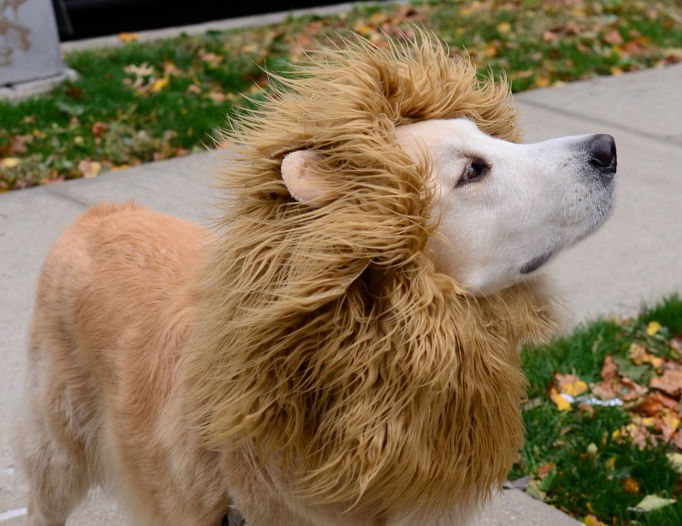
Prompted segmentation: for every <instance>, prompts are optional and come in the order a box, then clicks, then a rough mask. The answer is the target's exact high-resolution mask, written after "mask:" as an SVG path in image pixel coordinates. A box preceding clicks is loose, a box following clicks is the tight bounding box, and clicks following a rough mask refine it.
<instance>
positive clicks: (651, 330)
mask: <svg viewBox="0 0 682 526" xmlns="http://www.w3.org/2000/svg"><path fill="white" fill-rule="evenodd" d="M660 329H661V324H660V323H658V322H657V321H650V322H649V325H647V328H646V333H647V334H648V335H649V336H653V335H654V334H656V333H657V332H658V331H659V330H660Z"/></svg>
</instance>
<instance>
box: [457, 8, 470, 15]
mask: <svg viewBox="0 0 682 526" xmlns="http://www.w3.org/2000/svg"><path fill="white" fill-rule="evenodd" d="M470 13H471V8H470V7H462V8H461V9H460V10H459V14H460V15H462V16H467V15H468V14H470Z"/></svg>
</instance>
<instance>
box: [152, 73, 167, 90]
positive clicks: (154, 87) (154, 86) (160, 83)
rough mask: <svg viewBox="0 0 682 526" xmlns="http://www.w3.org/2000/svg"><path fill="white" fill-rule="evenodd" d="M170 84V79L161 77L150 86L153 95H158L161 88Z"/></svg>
mask: <svg viewBox="0 0 682 526" xmlns="http://www.w3.org/2000/svg"><path fill="white" fill-rule="evenodd" d="M169 82H170V77H163V78H161V79H156V80H155V81H154V83H153V84H152V92H153V93H158V92H159V91H161V90H162V89H163V88H165V87H166V86H168V83H169Z"/></svg>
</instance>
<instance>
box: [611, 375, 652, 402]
mask: <svg viewBox="0 0 682 526" xmlns="http://www.w3.org/2000/svg"><path fill="white" fill-rule="evenodd" d="M618 383H619V385H618V390H617V393H618V396H619V397H620V398H621V399H622V400H625V401H626V402H631V401H633V400H636V399H637V398H639V397H641V396H643V395H645V394H646V393H647V392H648V391H649V390H648V389H647V388H646V387H644V386H641V385H639V384H638V383H635V382H633V381H632V380H630V379H629V378H625V377H621V378H620V379H619V380H618Z"/></svg>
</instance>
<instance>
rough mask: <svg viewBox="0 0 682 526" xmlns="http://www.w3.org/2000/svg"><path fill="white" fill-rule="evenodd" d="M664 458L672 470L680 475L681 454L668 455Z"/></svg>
mask: <svg viewBox="0 0 682 526" xmlns="http://www.w3.org/2000/svg"><path fill="white" fill-rule="evenodd" d="M666 457H667V458H668V462H670V465H671V466H672V467H673V469H674V470H675V471H677V472H678V473H679V474H680V475H682V453H668V454H667V455H666Z"/></svg>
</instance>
